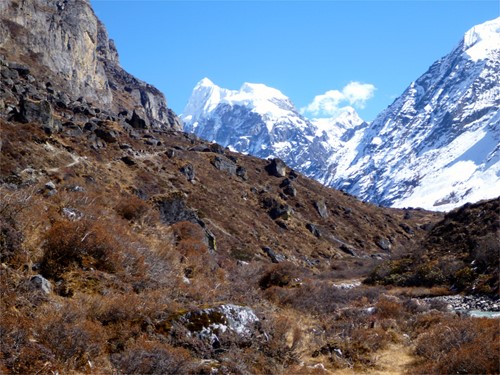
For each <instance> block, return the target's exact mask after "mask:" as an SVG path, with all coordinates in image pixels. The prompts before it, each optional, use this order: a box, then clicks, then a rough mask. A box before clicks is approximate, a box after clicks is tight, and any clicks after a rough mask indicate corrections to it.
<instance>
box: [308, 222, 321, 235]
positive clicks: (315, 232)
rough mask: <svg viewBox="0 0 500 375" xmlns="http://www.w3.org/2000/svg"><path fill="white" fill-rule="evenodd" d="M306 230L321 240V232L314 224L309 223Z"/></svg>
mask: <svg viewBox="0 0 500 375" xmlns="http://www.w3.org/2000/svg"><path fill="white" fill-rule="evenodd" d="M306 228H307V230H308V231H309V232H311V233H312V234H313V235H314V236H315V237H317V238H320V237H321V232H320V231H319V229H318V227H317V226H316V225H314V224H311V223H307V224H306Z"/></svg>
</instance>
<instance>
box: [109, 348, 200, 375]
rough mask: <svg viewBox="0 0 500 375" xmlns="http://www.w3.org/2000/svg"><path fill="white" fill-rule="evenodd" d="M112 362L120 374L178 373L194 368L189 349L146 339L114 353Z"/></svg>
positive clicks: (160, 374) (158, 374)
mask: <svg viewBox="0 0 500 375" xmlns="http://www.w3.org/2000/svg"><path fill="white" fill-rule="evenodd" d="M111 362H112V363H113V365H114V366H115V367H116V368H117V370H118V371H119V374H149V375H156V374H157V375H168V374H171V375H178V374H187V373H189V372H190V370H191V369H193V368H194V364H193V363H192V360H191V356H190V354H189V352H188V351H187V350H185V349H182V348H174V347H172V346H170V345H168V344H161V343H158V342H151V341H147V340H145V339H139V340H137V341H136V342H135V343H134V344H133V345H131V346H130V347H128V348H127V349H125V350H124V351H123V352H121V353H116V354H113V355H112V356H111Z"/></svg>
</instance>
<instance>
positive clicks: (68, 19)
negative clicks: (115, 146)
mask: <svg viewBox="0 0 500 375" xmlns="http://www.w3.org/2000/svg"><path fill="white" fill-rule="evenodd" d="M0 56H3V57H2V59H1V64H2V72H3V80H7V82H6V83H10V82H11V81H9V80H12V79H13V78H16V77H17V74H16V73H15V72H12V70H15V71H17V72H18V73H20V75H21V76H25V77H26V78H27V80H28V83H29V85H28V84H27V85H25V86H24V87H21V86H17V87H13V88H12V89H11V90H5V89H4V90H5V93H4V94H3V95H2V101H3V106H5V105H9V104H14V105H15V104H17V103H16V101H18V100H19V99H20V98H28V99H34V100H41V99H47V100H49V102H52V103H54V102H57V101H58V102H61V103H63V104H64V105H66V106H71V105H72V104H74V103H75V102H76V101H78V102H79V104H78V106H81V105H82V104H83V103H87V104H88V105H89V106H92V104H97V103H99V106H101V107H104V108H107V109H108V110H109V111H110V113H111V114H114V115H118V114H120V113H121V114H122V117H123V118H124V120H126V121H128V122H129V123H132V125H133V126H136V127H137V126H141V127H153V128H172V129H177V130H179V129H180V128H181V123H180V121H179V119H178V118H177V116H176V115H175V114H174V113H173V112H172V111H171V110H170V109H169V108H168V107H167V103H166V100H165V97H164V96H163V94H162V93H161V92H160V91H159V90H157V89H156V88H155V87H153V86H151V85H149V84H147V83H145V82H142V81H140V80H139V79H137V78H135V77H134V76H132V75H130V74H129V73H127V72H126V71H125V70H123V69H122V68H121V66H120V63H119V59H118V52H117V51H116V48H115V45H114V42H113V40H111V39H109V37H108V34H107V32H106V29H105V27H104V25H103V24H102V23H101V22H100V21H99V20H98V19H97V17H96V16H95V14H94V12H93V10H92V8H91V6H90V4H89V2H88V1H87V0H61V1H59V0H33V1H24V0H6V1H2V2H1V3H0ZM6 68H11V69H10V70H9V69H6ZM6 74H7V75H9V74H10V75H11V76H6ZM12 75H13V76H12ZM35 81H36V84H35ZM7 86H9V85H7ZM54 92H58V93H61V96H54V95H53V93H54ZM62 93H64V94H62ZM125 112H126V113H125ZM139 119H140V121H139Z"/></svg>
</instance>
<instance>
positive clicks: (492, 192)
mask: <svg viewBox="0 0 500 375" xmlns="http://www.w3.org/2000/svg"><path fill="white" fill-rule="evenodd" d="M499 77H500V18H497V19H495V20H492V21H488V22H485V23H484V24H481V25H478V26H475V27H473V28H472V29H471V30H469V31H467V32H466V33H465V36H464V38H463V39H462V40H461V42H460V43H459V44H458V46H457V47H456V48H454V49H453V50H452V51H451V53H450V54H448V55H447V56H445V57H443V58H441V59H440V60H438V61H436V62H435V63H434V64H433V65H432V66H431V67H430V68H429V70H428V71H427V72H426V73H424V74H423V75H422V76H421V77H420V78H418V79H417V80H416V81H415V82H412V83H411V84H410V86H409V87H408V88H407V89H406V90H405V92H404V93H403V94H402V95H401V96H400V97H399V98H398V99H396V100H395V101H394V103H393V104H391V105H390V106H389V107H388V108H387V109H386V110H384V111H383V112H382V113H380V114H379V115H378V116H377V118H376V119H375V120H374V121H373V122H372V123H371V124H367V123H365V122H363V121H362V120H361V119H360V118H359V116H358V115H357V114H356V112H355V111H354V109H352V108H349V107H346V108H344V109H343V111H342V112H341V113H340V115H339V116H338V117H336V118H334V119H312V120H308V119H306V118H304V117H303V116H302V115H301V114H300V113H299V111H298V110H297V109H296V108H295V107H294V106H293V104H292V102H291V101H290V99H288V98H287V97H286V96H285V95H283V94H282V93H281V92H279V91H278V90H276V89H272V88H269V87H267V86H264V85H260V84H248V83H245V84H244V85H243V86H242V87H241V89H240V90H227V89H223V88H220V87H218V86H216V85H214V84H213V83H212V82H210V81H209V80H208V79H204V80H202V81H200V83H198V85H197V86H196V87H195V89H194V90H193V95H192V96H191V99H190V100H189V103H188V105H187V106H186V108H185V110H184V114H183V115H182V119H183V121H184V123H185V130H186V131H193V132H195V133H196V134H197V135H199V136H200V137H202V138H205V139H208V140H211V141H216V142H218V143H220V144H222V145H224V146H229V147H231V148H233V149H234V150H237V151H240V152H244V153H249V154H252V155H256V156H259V157H262V158H267V157H271V156H276V157H280V158H282V159H283V160H285V162H287V164H288V165H290V166H291V167H293V168H296V169H297V170H299V171H301V172H303V173H305V174H307V175H308V176H310V177H313V178H316V179H318V180H319V181H321V182H322V183H324V184H326V185H328V186H332V187H335V188H339V189H343V190H345V191H347V192H349V193H351V194H354V195H356V196H358V197H360V198H361V199H364V200H367V201H371V202H374V203H378V204H383V205H388V206H395V207H405V206H414V207H423V208H427V209H433V210H449V209H452V208H454V207H457V206H459V205H462V204H464V203H466V202H474V201H478V200H481V199H485V198H492V197H496V196H498V195H500V110H499V108H500V78H499Z"/></svg>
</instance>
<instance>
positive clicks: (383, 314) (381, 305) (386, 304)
mask: <svg viewBox="0 0 500 375" xmlns="http://www.w3.org/2000/svg"><path fill="white" fill-rule="evenodd" d="M376 312H377V316H378V317H379V318H380V319H391V318H392V319H402V318H404V313H405V308H404V306H403V304H402V303H401V301H399V300H398V299H397V298H396V297H391V296H383V297H382V298H380V299H379V301H378V302H377V304H376Z"/></svg>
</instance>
